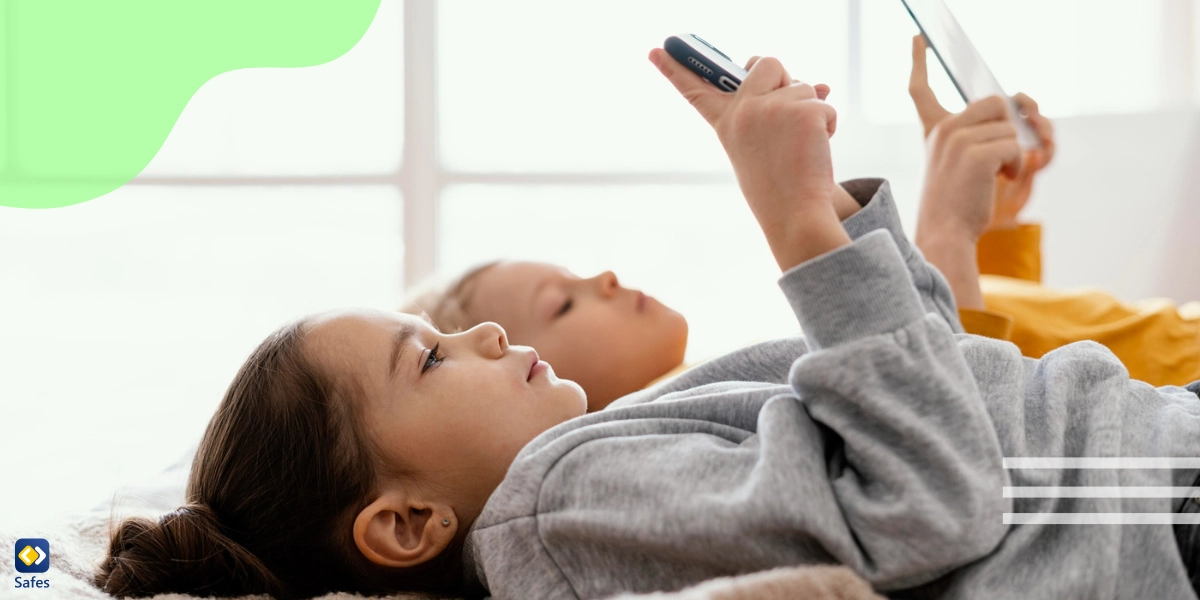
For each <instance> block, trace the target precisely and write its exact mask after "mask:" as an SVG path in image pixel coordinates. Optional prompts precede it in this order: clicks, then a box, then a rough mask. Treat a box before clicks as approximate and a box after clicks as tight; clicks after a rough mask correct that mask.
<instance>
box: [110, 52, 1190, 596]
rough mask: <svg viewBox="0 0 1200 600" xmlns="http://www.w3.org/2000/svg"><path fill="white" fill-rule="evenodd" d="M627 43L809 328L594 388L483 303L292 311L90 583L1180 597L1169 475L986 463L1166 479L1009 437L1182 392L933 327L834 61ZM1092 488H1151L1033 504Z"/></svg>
mask: <svg viewBox="0 0 1200 600" xmlns="http://www.w3.org/2000/svg"><path fill="white" fill-rule="evenodd" d="M650 59H651V61H652V62H654V64H655V65H657V66H658V68H659V69H660V71H662V73H663V74H664V75H665V76H666V77H667V78H668V79H669V80H670V81H671V83H673V84H674V85H675V87H676V88H677V89H678V90H679V92H680V93H681V94H682V95H683V96H684V97H685V98H687V99H688V100H689V101H690V102H691V103H692V105H693V106H694V107H695V108H696V109H697V110H698V111H699V112H700V114H701V115H702V116H703V117H704V118H705V120H706V121H708V123H709V124H710V125H711V126H712V127H713V128H714V130H715V131H716V133H717V136H718V138H719V139H720V141H721V143H722V144H723V146H724V148H725V150H726V152H727V154H728V155H729V158H730V162H731V163H732V165H733V168H734V171H735V172H736V174H737V178H738V182H739V185H740V186H741V189H742V191H743V194H744V196H745V200H746V202H747V204H748V205H749V207H750V209H751V211H752V212H753V214H754V215H755V217H756V219H757V221H758V223H759V225H760V227H761V229H762V231H763V234H764V236H765V237H766V239H767V242H768V245H769V247H770V248H771V251H772V254H773V255H774V257H775V260H776V262H777V263H778V266H779V268H780V270H781V272H782V276H781V278H780V279H779V285H780V288H781V291H782V292H783V294H784V296H785V297H786V298H787V300H788V301H789V303H790V304H791V306H792V308H793V310H794V311H795V314H796V318H797V321H798V324H799V325H800V326H801V328H802V330H803V331H804V332H805V333H806V336H805V337H804V338H793V339H785V340H779V341H775V342H768V343H764V344H758V345H755V346H751V347H747V348H743V349H741V350H739V351H736V352H733V353H731V354H728V355H726V356H723V357H720V358H717V359H715V360H712V361H710V362H708V363H705V364H703V365H701V366H699V367H697V368H695V369H692V370H691V371H689V372H687V373H685V374H684V375H682V376H680V377H677V378H675V379H672V380H669V381H667V382H665V383H663V384H661V385H658V386H654V387H652V388H650V389H648V390H645V391H642V392H638V393H634V394H631V395H628V396H625V397H624V398H621V399H619V400H617V401H616V402H614V403H613V404H612V405H610V406H609V407H608V408H606V409H605V410H602V411H599V412H595V413H592V414H585V412H586V409H587V399H586V397H585V395H584V394H583V392H582V389H581V388H580V387H579V386H578V385H577V384H575V383H574V382H572V381H568V380H563V379H559V378H557V377H556V376H555V375H554V371H553V368H552V367H551V366H550V365H548V364H547V363H545V362H542V361H539V360H538V356H537V353H536V351H534V350H533V349H532V348H528V347H521V346H513V345H510V344H509V343H508V340H507V337H506V334H505V332H504V330H503V329H502V328H500V327H499V326H498V325H495V324H494V323H484V324H481V325H478V326H476V327H473V328H471V329H469V330H467V331H463V332H460V333H454V334H446V333H442V332H439V331H437V330H436V329H434V328H433V327H431V326H430V325H429V324H428V323H426V322H424V321H422V320H420V319H418V318H415V317H412V316H411V315H401V314H395V313H391V312H383V311H368V310H339V311H331V312H326V313H322V314H318V315H314V316H309V317H305V318H302V319H300V320H298V321H296V322H293V323H290V324H288V325H285V326H284V327H283V328H281V329H280V330H278V331H277V332H275V333H273V334H271V335H270V336H269V337H268V338H267V340H266V341H264V342H263V343H262V345H260V346H259V348H258V349H257V350H255V352H254V353H253V354H252V355H251V357H250V358H249V359H248V360H247V361H246V363H245V364H244V365H243V367H242V368H241V370H240V371H239V373H238V374H237V376H236V377H235V379H234V381H233V382H232V384H231V385H230V388H229V390H228V392H227V393H226V396H225V398H224V400H223V402H222V404H221V406H220V407H219V408H218V410H217V413H216V414H215V415H214V417H213V419H212V421H211V423H210V424H209V427H208V430H207V432H206V433H205V437H204V440H203V441H202V443H201V446H200V449H199V451H198V453H197V456H196V460H195V463H194V465H193V468H192V473H191V478H190V481H189V484H188V490H187V497H188V504H186V505H185V506H183V507H181V508H180V509H179V510H177V511H175V512H173V513H170V514H168V515H165V516H163V517H162V518H160V519H159V520H157V521H148V520H136V519H131V520H127V521H125V522H123V523H122V524H121V525H120V526H119V527H118V529H117V530H116V531H115V532H114V534H113V538H112V543H111V545H110V549H109V555H108V557H107V559H106V560H105V562H104V564H103V566H102V568H101V571H100V572H99V574H98V575H97V579H96V581H97V584H98V585H99V586H100V587H101V588H102V589H104V590H106V591H108V592H111V593H114V594H118V595H147V594H153V593H158V592H166V591H177V592H191V593H199V594H204V595H211V594H220V595H239V594H246V593H253V592H267V593H271V594H273V595H276V596H278V597H307V596H313V595H319V594H322V593H324V592H327V591H331V590H344V591H358V592H365V593H387V592H394V591H401V590H425V591H435V592H443V593H451V594H465V595H468V596H483V595H488V594H490V595H491V596H493V597H495V598H601V597H605V596H609V595H612V594H615V593H619V592H625V591H649V590H671V589H679V588H683V587H686V586H688V585H691V584H694V583H697V582H700V581H703V580H706V579H711V578H713V577H717V576H721V575H729V574H735V573H747V572H752V571H761V570H764V569H768V568H772V567H776V566H784V565H804V564H820V563H839V564H843V565H846V566H848V567H850V568H852V569H853V570H854V571H856V572H857V573H858V574H860V575H861V576H862V577H864V578H865V579H866V580H867V581H869V582H870V583H871V584H872V585H873V586H874V587H875V588H876V589H878V590H880V591H883V592H886V593H888V594H889V595H893V596H901V597H908V598H972V599H977V598H1026V597H1054V598H1089V599H1107V598H1145V597H1155V598H1183V597H1193V592H1192V587H1191V584H1190V583H1189V579H1188V573H1189V570H1190V568H1191V567H1192V566H1193V565H1195V564H1196V560H1197V558H1196V557H1195V556H1192V555H1191V549H1190V547H1189V548H1188V549H1187V550H1186V552H1185V554H1186V555H1185V556H1182V557H1181V553H1180V551H1179V550H1178V549H1177V542H1176V537H1175V530H1173V529H1172V527H1171V526H1170V524H1171V522H1172V520H1173V517H1174V516H1175V512H1176V511H1178V510H1179V509H1180V507H1181V506H1182V504H1183V498H1172V497H1171V494H1170V492H1169V491H1168V492H1163V493H1162V496H1161V497H1154V498H1145V497H1134V498H1114V497H1094V498H1075V497H1053V496H1054V494H1043V496H1047V497H1034V498H1025V497H1017V498H1012V497H1010V496H1012V495H1014V494H1007V493H1004V488H1005V486H1106V487H1107V486H1159V487H1160V489H1161V488H1162V487H1165V486H1189V485H1192V484H1193V482H1194V481H1195V480H1196V477H1197V474H1198V473H1200V469H1196V468H1194V466H1193V465H1191V464H1184V465H1183V466H1182V467H1180V468H1148V469H1142V468H1125V469H1114V468H1086V469H1081V468H1063V465H1061V464H1042V465H1034V466H1033V467H1032V468H1006V465H1005V464H1004V463H1003V462H1002V461H1003V459H1004V457H1096V458H1111V457H1196V456H1200V398H1198V397H1197V396H1196V395H1195V394H1193V393H1191V392H1188V391H1187V390H1185V389H1183V388H1178V387H1164V388H1158V389H1155V388H1153V387H1151V386H1149V385H1147V384H1144V383H1141V382H1138V381H1132V380H1130V379H1129V376H1128V373H1127V371H1126V370H1125V368H1124V367H1123V366H1122V365H1121V363H1120V362H1119V361H1118V360H1116V358H1115V357H1114V356H1113V355H1112V353H1111V352H1109V351H1108V350H1106V349H1104V348H1103V347H1101V346H1099V345H1097V344H1093V343H1080V344H1073V345H1070V346H1067V347H1064V348H1061V349H1059V350H1056V351H1053V352H1051V353H1049V354H1047V355H1046V356H1045V357H1043V358H1042V359H1041V360H1032V359H1023V358H1021V356H1020V353H1019V351H1018V350H1017V348H1016V347H1015V346H1013V345H1011V344H1009V343H1006V342H1001V341H997V340H992V339H987V338H981V337H976V336H969V335H964V334H956V332H958V331H961V325H960V323H959V321H958V318H957V314H956V309H955V304H954V300H953V296H952V295H951V293H950V290H949V288H948V286H947V284H946V281H945V280H944V279H943V278H942V276H941V275H940V274H939V273H938V271H937V270H936V269H934V268H932V267H931V266H930V265H929V264H928V263H926V262H925V260H924V258H923V257H922V255H921V254H920V253H919V252H917V251H915V249H914V248H913V246H912V245H911V244H910V243H909V242H908V240H907V239H906V238H905V236H904V234H903V232H902V230H901V228H900V226H899V221H898V218H897V214H896V210H895V206H894V204H893V201H892V198H891V195H890V191H889V189H888V186H887V184H886V183H884V182H882V181H879V180H860V181H856V182H850V183H848V184H845V185H838V184H836V183H835V182H834V180H833V170H832V165H831V161H830V153H829V137H830V136H831V135H833V133H834V131H835V129H836V113H835V112H834V110H833V108H832V107H830V106H829V105H827V104H825V102H824V101H823V100H822V99H821V97H823V93H824V91H827V90H824V91H823V90H819V89H815V88H814V87H813V86H810V85H808V84H805V83H799V82H794V81H793V80H792V78H791V76H790V75H789V74H788V73H787V71H786V70H785V69H784V67H783V66H782V65H781V64H780V63H779V62H778V61H776V60H774V59H770V58H764V59H762V60H759V61H757V62H756V63H755V64H754V65H753V66H752V68H751V69H750V73H749V75H748V77H747V78H746V79H745V81H744V82H743V85H742V86H741V88H740V89H739V91H738V92H737V93H736V94H726V93H723V92H720V91H718V90H717V89H716V88H713V87H711V86H708V85H707V84H705V83H704V82H703V81H701V80H700V79H699V78H697V77H696V76H694V75H693V74H692V73H691V72H689V71H687V70H686V69H683V68H681V67H680V66H679V65H678V64H677V63H675V62H674V61H673V60H672V59H671V58H670V57H669V56H668V55H667V54H666V53H665V52H663V51H662V50H659V49H656V50H654V51H652V52H651V54H650ZM994 105H995V109H996V110H999V111H1003V105H1002V103H1000V102H998V101H997V102H996V103H994ZM980 112H981V113H985V112H986V111H980ZM984 130H986V132H987V135H988V136H990V137H989V138H988V139H989V143H986V144H982V145H980V147H981V148H983V150H981V151H982V152H985V153H986V157H987V159H988V160H990V161H991V167H994V168H992V169H991V171H990V172H989V173H986V174H985V175H986V176H987V177H991V176H992V175H993V174H994V173H995V172H996V171H998V170H1000V169H1002V168H1011V167H1012V166H1013V165H1015V163H1016V162H1017V161H1019V160H1020V157H1021V153H1020V149H1019V148H1018V146H1017V143H1016V137H1015V133H1014V132H1013V130H1012V128H1011V126H1008V125H1007V124H1002V123H997V124H996V126H995V127H988V128H984ZM963 214H967V215H974V218H965V219H955V220H945V221H944V222H942V223H923V224H922V227H923V231H924V232H925V234H927V235H930V236H933V238H934V239H937V240H938V242H939V244H940V246H939V247H941V248H946V249H950V248H953V247H955V245H958V244H962V245H967V244H971V245H973V244H974V243H975V241H976V239H978V236H979V233H980V232H981V231H982V230H983V228H984V227H985V226H986V225H987V222H988V219H989V218H990V215H991V212H990V210H989V207H987V206H981V207H979V210H978V211H975V212H972V211H964V213H963ZM730 251H731V252H732V251H736V249H733V248H731V249H730ZM1068 466H1069V465H1068ZM1167 466H1176V467H1179V465H1167ZM1041 467H1045V468H1041ZM1015 495H1021V494H1015ZM1058 495H1059V496H1069V494H1058ZM1098 513H1099V514H1100V515H1101V516H1095V515H1097V514H1098ZM1106 513H1152V514H1153V517H1152V518H1150V519H1149V520H1150V521H1151V524H1140V525H1126V526H1122V527H1113V526H1110V525H1096V524H1080V525H1055V524H1052V522H1053V521H1055V520H1056V519H1057V520H1062V519H1071V518H1076V519H1080V520H1082V521H1084V522H1087V521H1088V520H1089V519H1102V518H1104V517H1103V514H1106ZM1155 519H1157V520H1155ZM1039 520H1041V521H1050V523H1046V522H1039ZM1181 531H1183V530H1182V529H1181ZM1181 535H1182V534H1181Z"/></svg>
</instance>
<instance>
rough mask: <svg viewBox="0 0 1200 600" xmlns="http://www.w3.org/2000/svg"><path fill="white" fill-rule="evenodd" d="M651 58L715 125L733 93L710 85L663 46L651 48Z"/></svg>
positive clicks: (711, 123)
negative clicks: (680, 62)
mask: <svg viewBox="0 0 1200 600" xmlns="http://www.w3.org/2000/svg"><path fill="white" fill-rule="evenodd" d="M649 58H650V62H652V63H654V66H656V67H658V71H659V72H660V73H662V74H663V76H665V77H666V78H667V79H668V80H670V82H671V85H674V86H675V89H677V90H679V93H680V94H682V95H683V97H684V98H687V101H688V102H690V103H691V105H692V106H694V107H695V108H696V110H697V111H698V112H699V113H700V116H702V117H704V120H705V121H708V124H709V125H715V124H716V121H717V118H718V117H720V116H721V114H722V113H724V112H725V107H726V105H727V104H728V103H729V102H730V100H731V97H732V96H733V94H730V93H726V92H722V91H721V90H718V89H717V88H716V87H714V86H712V85H709V84H708V82H706V81H704V80H703V79H701V78H700V76H699V75H696V74H695V73H693V72H691V70H689V69H688V68H687V67H685V66H683V65H681V64H679V62H678V61H676V60H675V59H674V58H672V57H671V55H670V54H668V53H667V51H666V50H663V49H662V48H655V49H653V50H651V51H650V57H649Z"/></svg>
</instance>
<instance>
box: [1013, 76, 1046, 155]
mask: <svg viewBox="0 0 1200 600" xmlns="http://www.w3.org/2000/svg"><path fill="white" fill-rule="evenodd" d="M1013 100H1014V101H1016V103H1017V106H1018V107H1020V108H1021V112H1022V113H1023V114H1024V115H1025V119H1026V120H1027V121H1029V124H1030V125H1031V126H1033V130H1034V131H1035V132H1036V133H1037V135H1038V139H1039V141H1041V144H1042V147H1041V149H1039V150H1035V151H1033V153H1034V159H1035V160H1034V161H1033V165H1034V168H1035V169H1040V168H1042V167H1044V166H1046V164H1047V163H1049V162H1050V159H1052V158H1054V148H1055V144H1054V124H1053V123H1052V122H1051V121H1050V119H1047V118H1046V117H1044V116H1042V113H1041V110H1040V109H1039V108H1038V103H1037V101H1035V100H1034V99H1033V98H1030V97H1029V96H1027V95H1026V94H1024V93H1017V95H1015V96H1013Z"/></svg>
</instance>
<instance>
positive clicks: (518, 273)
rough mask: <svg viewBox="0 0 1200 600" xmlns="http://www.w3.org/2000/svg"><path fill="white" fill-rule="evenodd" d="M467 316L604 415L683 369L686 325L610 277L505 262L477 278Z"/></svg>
mask: <svg viewBox="0 0 1200 600" xmlns="http://www.w3.org/2000/svg"><path fill="white" fill-rule="evenodd" d="M472 285H473V288H472V289H471V291H470V293H469V299H468V305H467V310H468V312H469V314H470V316H471V317H472V318H473V319H475V320H476V321H478V322H482V321H494V322H496V323H500V324H502V325H503V326H504V329H505V331H507V332H508V333H509V335H510V336H511V337H512V340H513V343H517V344H524V345H527V346H532V347H534V348H537V351H538V353H539V354H540V355H541V356H542V358H543V359H545V360H546V361H547V362H549V363H550V364H552V365H554V369H555V371H556V372H557V373H558V374H559V375H561V376H563V377H566V378H568V379H571V380H573V381H576V382H578V383H579V384H580V385H582V386H583V389H585V390H587V396H588V406H589V408H590V409H591V410H599V409H601V408H604V407H605V406H607V405H608V404H609V403H610V402H612V401H613V400H616V399H617V398H619V397H621V396H623V395H625V394H628V393H630V392H634V391H637V390H639V389H641V388H642V387H644V386H645V385H646V384H647V383H649V382H650V381H652V380H653V379H655V378H657V377H659V376H661V375H663V374H665V373H666V372H668V371H670V370H671V369H673V368H675V367H676V366H678V365H679V364H680V363H682V362H683V355H684V351H685V349H686V348H687V332H688V328H687V321H686V320H684V318H683V316H682V315H680V314H679V313H678V312H675V311H674V310H671V309H670V308H668V307H667V306H665V305H664V304H662V303H661V302H659V301H657V300H655V299H654V298H652V297H650V296H646V295H644V294H642V293H641V292H639V291H637V290H632V289H628V288H624V287H621V285H620V284H619V283H617V278H616V276H615V275H613V274H612V273H611V272H605V273H601V274H600V275H597V276H595V277H592V278H589V279H582V278H580V277H578V276H577V275H575V274H573V273H571V272H570V271H567V270H566V269H563V268H562V267H558V266H555V265H550V264H546V263H535V262H500V263H497V264H495V265H493V266H491V267H488V268H487V269H484V270H483V271H482V272H480V273H479V275H477V276H476V277H475V280H474V282H473V284H472Z"/></svg>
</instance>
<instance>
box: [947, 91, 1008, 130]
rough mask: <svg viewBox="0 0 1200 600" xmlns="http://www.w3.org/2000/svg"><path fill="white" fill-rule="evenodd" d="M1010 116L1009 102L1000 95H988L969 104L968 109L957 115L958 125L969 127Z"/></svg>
mask: <svg viewBox="0 0 1200 600" xmlns="http://www.w3.org/2000/svg"><path fill="white" fill-rule="evenodd" d="M1007 118H1008V103H1007V102H1005V101H1004V98H1001V97H1000V96H988V97H987V98H984V99H983V100H979V101H978V102H972V103H970V104H968V105H967V109H966V110H964V111H962V112H961V113H959V115H958V116H956V117H955V121H957V123H958V125H960V126H963V127H968V126H971V125H975V124H978V123H983V122H986V121H998V120H1000V119H1007Z"/></svg>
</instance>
